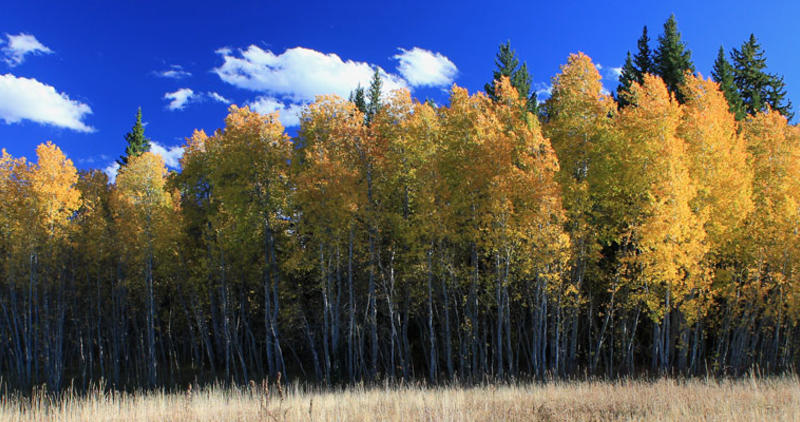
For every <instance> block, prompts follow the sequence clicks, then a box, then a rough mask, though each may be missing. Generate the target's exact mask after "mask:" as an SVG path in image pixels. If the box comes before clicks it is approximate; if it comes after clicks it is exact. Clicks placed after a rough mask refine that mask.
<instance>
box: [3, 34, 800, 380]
mask: <svg viewBox="0 0 800 422" xmlns="http://www.w3.org/2000/svg"><path fill="white" fill-rule="evenodd" d="M670 25H671V24H670ZM666 27H667V26H665V28H666ZM662 38H664V37H662ZM645 44H646V43H645ZM671 44H672V45H678V44H679V43H678V44H675V43H671ZM661 51H662V55H664V54H666V53H663V49H661ZM736 51H738V50H736ZM509 54H510V55H511V58H513V54H514V53H513V50H511V49H510V44H506V48H505V49H504V48H503V47H502V46H501V49H500V53H498V62H497V64H498V69H499V70H498V73H497V74H495V77H496V80H495V81H494V82H493V84H492V85H491V88H490V89H489V88H487V91H489V92H488V94H484V93H476V94H472V95H470V94H469V93H468V92H467V91H466V90H465V89H463V88H459V87H457V86H455V85H454V86H453V88H452V89H451V92H450V100H449V104H448V105H447V106H436V105H434V104H431V103H430V102H425V103H421V102H418V101H415V100H412V98H411V96H410V94H409V92H408V91H405V90H399V91H395V92H392V93H389V94H388V95H382V94H381V82H380V77H379V75H377V74H376V76H375V78H374V79H373V82H372V85H371V86H370V87H369V89H368V90H367V91H366V93H365V92H364V91H363V90H357V91H356V92H354V94H353V95H352V96H351V98H350V99H349V100H346V99H342V98H339V97H336V96H321V97H319V98H318V99H317V101H316V102H315V103H313V104H311V105H310V106H309V107H308V108H307V109H306V110H305V111H304V112H303V114H302V116H301V119H300V129H299V131H298V134H297V136H296V137H295V138H294V139H290V137H289V136H288V135H287V134H286V132H285V130H284V128H283V126H282V125H281V124H280V122H279V120H278V115H277V114H268V115H262V114H258V113H255V112H253V111H251V110H249V108H247V107H244V108H239V107H237V106H231V107H230V110H229V114H228V116H227V117H226V119H225V126H224V128H222V129H219V130H217V131H215V132H214V133H213V134H211V135H209V134H206V133H204V132H203V131H195V133H194V134H193V135H192V136H191V137H190V138H187V142H186V146H185V152H184V156H183V158H182V160H181V168H182V170H181V171H180V172H171V171H168V170H167V169H166V167H165V166H164V162H163V160H162V159H161V158H160V157H159V156H157V155H155V154H153V153H150V152H148V151H147V150H148V147H147V145H148V144H149V140H148V139H147V138H146V137H145V135H144V130H143V128H142V125H141V113H140V112H139V114H138V115H137V123H136V124H135V125H134V128H133V129H132V130H131V133H129V134H128V136H126V139H127V140H128V148H127V150H126V154H125V155H124V156H123V157H121V158H120V164H121V167H120V169H119V173H118V175H117V178H116V181H115V182H114V183H109V181H108V178H107V176H106V175H105V174H103V173H102V172H100V171H97V170H91V171H77V170H76V169H75V167H74V165H73V163H72V162H71V161H70V160H69V159H67V158H66V156H65V155H64V154H63V152H62V151H61V150H60V149H59V148H58V147H57V146H55V145H53V144H52V143H50V142H47V143H45V144H42V145H40V146H39V147H38V148H37V151H36V152H37V161H36V162H28V161H27V160H26V159H25V158H15V157H12V156H10V155H9V154H7V153H6V152H5V151H3V153H2V156H1V157H0V374H2V376H3V379H4V381H6V382H9V383H10V384H11V385H12V386H15V387H18V388H29V387H30V386H32V385H35V384H38V383H42V382H46V383H47V384H48V386H49V388H50V389H52V390H58V389H60V388H61V387H62V386H63V385H65V383H67V382H68V381H69V380H74V381H75V382H76V383H78V385H81V386H84V387H86V386H88V385H90V384H91V383H92V382H97V381H98V380H100V379H105V380H106V381H107V382H108V383H110V385H113V386H115V387H116V388H125V387H141V386H144V387H158V386H165V385H166V386H170V385H176V384H182V383H186V382H192V381H197V380H199V381H213V380H222V381H225V382H236V383H247V382H248V381H249V380H252V379H261V378H263V377H266V376H270V377H274V376H276V375H277V374H278V373H282V374H283V375H284V377H288V378H289V379H304V380H315V381H316V382H318V383H320V384H322V385H331V384H338V383H355V382H359V381H367V382H375V381H377V380H380V379H388V380H392V381H399V380H406V381H409V380H414V379H425V380H427V381H428V382H430V383H441V382H455V381H460V382H467V383H472V382H480V381H483V380H485V379H487V378H493V379H500V380H504V379H512V378H514V379H517V378H524V377H531V378H543V377H546V376H557V377H568V376H579V375H583V374H589V375H596V376H609V377H614V376H621V375H635V374H640V373H651V374H668V373H672V374H686V375H692V374H734V375H736V374H741V373H743V372H745V371H747V370H748V369H750V368H753V367H755V366H757V367H759V368H760V369H761V370H763V371H765V372H767V373H776V372H781V371H786V370H791V369H792V368H795V367H796V364H797V363H798V359H800V353H798V350H800V348H798V346H800V333H798V317H800V302H798V300H800V297H798V295H797V292H798V291H800V289H799V288H800V278H798V270H799V269H800V242H798V240H800V239H799V238H798V237H800V230H798V229H800V185H799V184H800V127H798V126H796V125H790V124H789V123H788V120H787V118H786V116H785V115H784V114H782V112H781V111H779V110H777V109H775V110H773V109H772V105H771V103H769V102H768V101H767V103H766V104H764V105H763V107H761V108H753V109H751V108H748V107H744V108H743V109H742V110H741V112H742V113H743V115H742V116H739V115H738V114H737V113H738V112H739V111H740V109H738V108H734V107H732V103H731V100H730V97H729V95H728V92H727V91H725V90H722V89H721V84H719V83H717V82H715V81H714V80H711V79H706V78H703V77H702V76H701V75H699V74H695V73H694V72H693V69H684V71H683V72H682V73H681V75H680V77H679V79H678V82H677V83H676V84H673V85H671V82H670V81H669V79H668V78H666V77H664V76H663V75H667V74H671V73H666V72H664V71H663V70H662V71H661V73H662V75H659V74H653V73H651V72H643V73H642V74H641V75H640V76H638V75H637V76H635V77H633V78H631V80H630V83H629V84H627V85H625V89H623V90H619V91H618V94H617V95H618V96H619V100H617V99H615V97H612V96H610V95H607V94H604V93H603V92H604V91H603V86H602V84H601V82H600V81H601V77H600V74H599V72H598V71H597V68H596V67H595V66H594V64H593V63H592V61H591V59H590V58H589V57H588V56H586V55H584V54H582V53H578V54H573V55H570V56H569V58H568V61H567V63H566V64H564V65H563V66H562V67H561V71H560V73H559V74H558V75H556V76H555V77H554V78H553V90H552V95H551V97H550V98H549V99H548V100H547V101H546V102H544V103H543V104H537V103H536V99H535V97H532V96H531V95H530V93H529V91H526V90H525V88H524V86H525V83H526V81H527V84H528V85H527V86H528V89H529V88H530V86H529V81H530V78H529V77H528V78H527V79H526V78H525V77H524V74H519V75H518V76H515V70H514V69H520V67H519V66H520V65H519V63H518V61H514V60H508V55H509ZM502 56H505V58H501V57H502ZM657 56H658V55H657ZM678 56H682V57H685V55H680V54H679V55H678ZM670 62H672V61H670ZM523 65H524V64H523ZM506 68H511V70H510V71H507V70H504V69H506ZM525 74H527V70H525ZM515 81H516V83H517V84H519V83H522V84H523V88H522V89H518V88H517V87H516V86H515V85H514V84H515ZM737 92H738V91H737ZM787 110H788V109H787Z"/></svg>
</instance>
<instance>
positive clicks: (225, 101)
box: [206, 91, 231, 104]
mask: <svg viewBox="0 0 800 422" xmlns="http://www.w3.org/2000/svg"><path fill="white" fill-rule="evenodd" d="M206 95H207V96H208V98H210V99H211V100H213V101H216V102H218V103H223V104H230V103H231V100H229V99H227V98H225V97H223V96H222V95H219V94H217V93H216V92H213V91H209V92H207V93H206Z"/></svg>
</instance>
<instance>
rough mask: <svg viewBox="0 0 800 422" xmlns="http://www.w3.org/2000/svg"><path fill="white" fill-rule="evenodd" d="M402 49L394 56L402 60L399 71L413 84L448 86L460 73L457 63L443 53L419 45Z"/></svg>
mask: <svg viewBox="0 0 800 422" xmlns="http://www.w3.org/2000/svg"><path fill="white" fill-rule="evenodd" d="M400 51H401V52H402V53H400V54H397V55H395V56H394V57H393V58H394V59H396V60H398V61H399V62H400V64H399V65H398V66H397V71H398V72H400V74H401V75H403V78H405V79H406V80H407V81H408V83H409V85H411V86H448V85H450V84H452V83H453V79H455V77H456V74H457V73H458V68H456V65H455V64H453V62H451V61H450V59H448V58H447V57H445V56H444V55H442V54H441V53H433V52H431V51H428V50H423V49H421V48H419V47H414V48H412V49H411V50H406V49H404V48H401V49H400Z"/></svg>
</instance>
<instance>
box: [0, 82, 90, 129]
mask: <svg viewBox="0 0 800 422" xmlns="http://www.w3.org/2000/svg"><path fill="white" fill-rule="evenodd" d="M91 113H92V109H91V108H90V107H89V106H88V105H86V104H84V103H81V102H79V101H75V100H72V99H70V98H69V97H68V96H67V94H65V93H63V92H61V93H60V92H58V91H56V89H55V88H54V87H52V86H50V85H46V84H43V83H41V82H39V81H37V80H36V79H29V78H23V77H16V76H14V75H12V74H10V73H7V74H5V75H0V119H2V120H3V121H5V122H6V123H8V124H12V123H18V122H20V121H22V120H30V121H33V122H36V123H41V124H46V125H53V126H57V127H63V128H67V129H72V130H75V131H78V132H94V128H92V127H91V126H88V125H87V124H86V123H84V122H83V119H84V118H85V117H86V115H88V114H91Z"/></svg>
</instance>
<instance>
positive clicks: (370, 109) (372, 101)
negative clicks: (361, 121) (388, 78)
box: [356, 67, 383, 124]
mask: <svg viewBox="0 0 800 422" xmlns="http://www.w3.org/2000/svg"><path fill="white" fill-rule="evenodd" d="M382 87H383V81H381V72H380V70H379V69H378V68H377V67H376V68H375V73H373V74H372V81H371V82H370V84H369V93H368V97H369V102H368V103H367V104H366V107H365V108H366V110H367V112H366V113H365V117H366V121H367V124H369V123H370V122H371V121H372V119H373V118H374V117H375V115H376V114H378V111H380V109H381V88H382ZM356 95H358V94H356ZM356 106H358V105H357V104H356Z"/></svg>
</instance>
